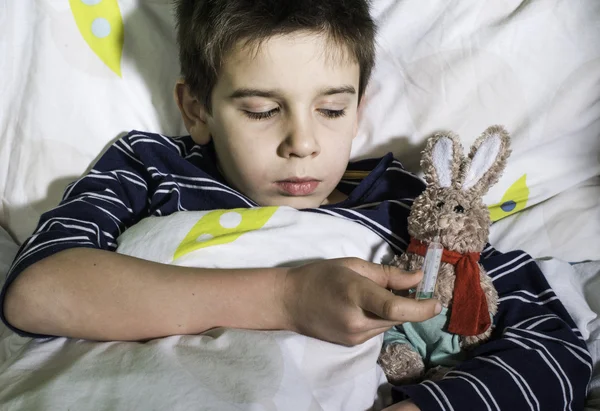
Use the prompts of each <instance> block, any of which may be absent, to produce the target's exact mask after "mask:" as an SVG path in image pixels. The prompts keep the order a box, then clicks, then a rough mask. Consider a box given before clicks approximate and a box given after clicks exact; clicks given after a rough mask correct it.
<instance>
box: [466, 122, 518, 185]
mask: <svg viewBox="0 0 600 411" xmlns="http://www.w3.org/2000/svg"><path fill="white" fill-rule="evenodd" d="M509 155H510V136H509V134H508V132H507V131H506V130H505V129H504V127H502V126H491V127H489V128H488V129H487V130H485V131H484V132H483V134H482V135H481V136H480V137H479V138H478V139H477V140H475V142H474V143H473V146H472V147H471V152H470V153H469V156H468V158H467V159H466V160H465V164H464V167H463V172H464V179H463V180H462V181H463V184H462V189H463V190H468V191H471V192H477V193H479V195H480V196H483V195H484V194H485V193H487V191H488V190H489V188H490V187H491V186H492V185H494V184H495V183H496V182H497V181H498V179H499V178H500V176H501V175H502V172H503V171H504V167H505V166H506V159H507V158H508V156H509Z"/></svg>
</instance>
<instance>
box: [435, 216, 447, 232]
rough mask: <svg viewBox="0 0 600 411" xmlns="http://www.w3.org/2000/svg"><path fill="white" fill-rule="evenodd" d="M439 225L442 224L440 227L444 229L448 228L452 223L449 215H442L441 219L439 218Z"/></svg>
mask: <svg viewBox="0 0 600 411" xmlns="http://www.w3.org/2000/svg"><path fill="white" fill-rule="evenodd" d="M438 225H439V226H440V228H441V229H442V230H443V229H445V228H448V226H449V225H450V222H449V221H448V217H440V219H439V220H438Z"/></svg>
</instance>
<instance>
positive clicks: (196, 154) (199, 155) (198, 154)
mask: <svg viewBox="0 0 600 411" xmlns="http://www.w3.org/2000/svg"><path fill="white" fill-rule="evenodd" d="M196 156H198V157H200V158H204V156H203V155H202V153H190V154H188V155H187V156H185V158H186V159H188V158H191V157H196Z"/></svg>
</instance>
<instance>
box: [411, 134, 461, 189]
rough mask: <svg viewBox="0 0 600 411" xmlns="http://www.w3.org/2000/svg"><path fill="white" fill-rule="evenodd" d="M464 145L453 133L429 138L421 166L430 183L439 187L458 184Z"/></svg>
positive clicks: (426, 179)
mask: <svg viewBox="0 0 600 411" xmlns="http://www.w3.org/2000/svg"><path fill="white" fill-rule="evenodd" d="M461 160H462V146H461V145H460V140H459V138H458V136H457V135H455V134H453V133H443V134H441V133H440V134H436V135H434V136H433V137H431V138H430V139H429V140H427V145H426V146H425V150H424V151H423V157H422V159H421V168H422V169H423V172H424V174H425V181H427V183H428V184H432V185H437V186H438V187H450V186H452V185H453V184H454V185H456V183H457V181H458V177H459V173H460V164H461Z"/></svg>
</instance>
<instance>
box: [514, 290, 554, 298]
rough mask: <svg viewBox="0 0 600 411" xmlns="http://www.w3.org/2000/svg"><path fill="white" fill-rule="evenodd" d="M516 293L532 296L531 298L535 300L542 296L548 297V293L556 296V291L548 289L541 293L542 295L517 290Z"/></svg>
mask: <svg viewBox="0 0 600 411" xmlns="http://www.w3.org/2000/svg"><path fill="white" fill-rule="evenodd" d="M515 292H516V293H523V294H525V295H528V296H530V297H534V298H539V297H541V296H542V295H546V294H548V293H552V294H554V290H552V288H548V289H546V290H544V291H542V292H541V293H539V294H534V293H532V292H529V291H526V290H517V291H515Z"/></svg>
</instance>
